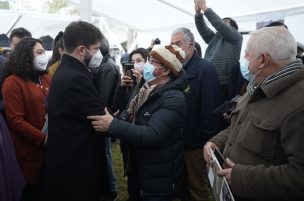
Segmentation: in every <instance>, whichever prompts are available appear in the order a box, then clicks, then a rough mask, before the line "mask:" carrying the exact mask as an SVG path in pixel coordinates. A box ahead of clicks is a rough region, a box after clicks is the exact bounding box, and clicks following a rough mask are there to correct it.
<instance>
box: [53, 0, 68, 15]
mask: <svg viewBox="0 0 304 201" xmlns="http://www.w3.org/2000/svg"><path fill="white" fill-rule="evenodd" d="M65 6H66V3H65V0H52V1H50V3H49V13H58V11H59V10H60V9H61V8H62V7H65Z"/></svg>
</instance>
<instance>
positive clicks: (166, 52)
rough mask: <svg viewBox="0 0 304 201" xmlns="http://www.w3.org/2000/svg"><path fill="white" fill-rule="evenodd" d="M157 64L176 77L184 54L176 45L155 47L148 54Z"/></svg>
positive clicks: (181, 65)
mask: <svg viewBox="0 0 304 201" xmlns="http://www.w3.org/2000/svg"><path fill="white" fill-rule="evenodd" d="M150 55H151V57H153V58H155V59H156V60H157V61H158V62H159V63H161V64H162V65H164V66H165V67H167V68H169V69H170V70H171V71H172V73H173V74H174V75H178V73H179V72H180V70H181V69H182V67H183V61H184V59H185V52H184V51H183V50H182V49H181V48H179V47H178V46H176V45H166V46H164V47H156V48H155V49H152V51H151V53H150Z"/></svg>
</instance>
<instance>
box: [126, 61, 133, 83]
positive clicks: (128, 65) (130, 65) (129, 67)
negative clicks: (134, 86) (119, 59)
mask: <svg viewBox="0 0 304 201" xmlns="http://www.w3.org/2000/svg"><path fill="white" fill-rule="evenodd" d="M132 69H134V64H133V63H125V64H124V65H123V71H124V74H125V75H127V76H129V77H130V78H131V79H132V80H133V82H134V83H136V77H135V76H134V75H133V73H132Z"/></svg>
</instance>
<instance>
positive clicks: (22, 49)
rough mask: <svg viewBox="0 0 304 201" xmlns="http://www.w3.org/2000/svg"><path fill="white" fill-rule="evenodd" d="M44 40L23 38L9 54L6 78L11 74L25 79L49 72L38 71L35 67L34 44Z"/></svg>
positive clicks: (5, 72) (5, 71) (5, 70)
mask: <svg viewBox="0 0 304 201" xmlns="http://www.w3.org/2000/svg"><path fill="white" fill-rule="evenodd" d="M37 43H40V44H41V45H42V47H43V48H44V46H43V44H42V42H41V41H40V40H38V39H35V38H28V37H26V38H23V39H22V40H21V41H20V42H19V43H18V44H17V45H16V47H15V49H14V50H13V51H12V52H11V54H10V55H9V58H8V60H7V62H6V64H5V69H4V79H5V78H6V77H7V76H9V75H12V74H13V75H18V76H20V77H22V78H23V79H26V80H27V79H31V78H33V77H34V76H37V75H41V74H45V73H47V71H36V70H35V69H34V53H33V50H34V46H35V45H36V44H37Z"/></svg>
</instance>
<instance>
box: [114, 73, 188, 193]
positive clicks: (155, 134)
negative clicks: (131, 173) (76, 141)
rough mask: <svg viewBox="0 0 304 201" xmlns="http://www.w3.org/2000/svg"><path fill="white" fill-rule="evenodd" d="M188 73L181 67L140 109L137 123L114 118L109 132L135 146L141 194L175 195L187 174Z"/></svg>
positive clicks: (134, 165)
mask: <svg viewBox="0 0 304 201" xmlns="http://www.w3.org/2000/svg"><path fill="white" fill-rule="evenodd" d="M187 85H188V80H187V76H186V73H185V72H184V71H181V73H180V74H179V76H178V78H177V79H172V80H171V81H170V82H168V83H167V84H166V85H164V86H163V87H162V88H160V89H158V90H157V91H156V92H155V93H153V95H151V97H150V98H149V99H148V100H147V101H146V102H145V103H144V104H143V105H142V106H141V108H140V109H139V111H138V113H137V115H136V119H135V124H131V123H128V122H125V121H122V120H118V119H114V120H113V122H112V123H111V125H110V129H109V134H110V135H111V136H113V137H118V138H121V139H123V140H124V141H125V142H127V143H129V144H131V145H132V146H134V147H135V155H136V156H135V157H136V160H135V161H136V164H132V166H133V167H135V168H136V169H137V178H138V182H139V187H140V189H141V192H140V193H141V194H142V195H143V196H147V195H155V196H156V195H158V196H160V195H174V193H176V192H178V190H179V187H180V184H181V180H182V175H183V136H182V125H183V121H184V115H185V109H186V104H185V98H184V94H183V90H185V89H186V88H187Z"/></svg>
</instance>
